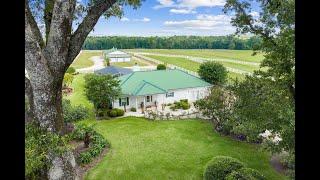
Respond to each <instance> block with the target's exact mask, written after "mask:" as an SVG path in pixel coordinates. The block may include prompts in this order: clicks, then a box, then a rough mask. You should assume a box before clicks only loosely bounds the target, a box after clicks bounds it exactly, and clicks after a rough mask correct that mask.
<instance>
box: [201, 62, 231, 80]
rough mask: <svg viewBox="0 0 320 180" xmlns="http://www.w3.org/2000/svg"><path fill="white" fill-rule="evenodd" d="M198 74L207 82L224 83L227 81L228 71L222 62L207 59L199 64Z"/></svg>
mask: <svg viewBox="0 0 320 180" xmlns="http://www.w3.org/2000/svg"><path fill="white" fill-rule="evenodd" d="M198 74H199V76H200V77H201V78H202V79H203V80H205V81H207V82H208V83H211V84H224V83H225V82H226V81H227V75H228V72H227V69H226V68H225V67H224V66H223V65H222V64H220V63H217V62H213V61H208V62H205V63H202V64H201V65H200V67H199V70H198Z"/></svg>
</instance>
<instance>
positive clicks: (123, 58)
mask: <svg viewBox="0 0 320 180" xmlns="http://www.w3.org/2000/svg"><path fill="white" fill-rule="evenodd" d="M104 58H105V59H107V58H108V59H110V63H114V62H129V61H130V60H131V55H130V54H127V53H125V52H123V51H120V50H117V49H116V48H112V49H110V50H107V51H104Z"/></svg>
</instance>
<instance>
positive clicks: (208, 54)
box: [126, 49, 263, 62]
mask: <svg viewBox="0 0 320 180" xmlns="http://www.w3.org/2000/svg"><path fill="white" fill-rule="evenodd" d="M126 51H132V52H149V53H162V54H172V55H185V56H195V57H203V58H221V59H231V60H239V61H248V62H261V61H262V60H263V53H258V54H256V55H255V56H252V53H253V51H252V50H228V49H127V50H126Z"/></svg>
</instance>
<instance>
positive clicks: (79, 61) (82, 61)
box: [71, 50, 102, 69]
mask: <svg viewBox="0 0 320 180" xmlns="http://www.w3.org/2000/svg"><path fill="white" fill-rule="evenodd" d="M101 53H102V51H98V50H97V51H92V50H83V51H82V53H81V54H80V55H79V56H78V57H77V58H76V59H75V60H74V61H73V63H72V64H71V66H72V67H74V68H76V69H80V68H86V67H90V66H92V65H93V62H92V61H91V60H90V58H91V57H92V56H101V55H102V54H101Z"/></svg>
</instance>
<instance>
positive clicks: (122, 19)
mask: <svg viewBox="0 0 320 180" xmlns="http://www.w3.org/2000/svg"><path fill="white" fill-rule="evenodd" d="M120 21H123V22H125V21H130V19H129V18H127V17H122V18H121V19H120Z"/></svg>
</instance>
